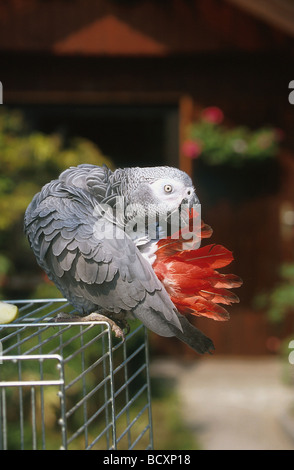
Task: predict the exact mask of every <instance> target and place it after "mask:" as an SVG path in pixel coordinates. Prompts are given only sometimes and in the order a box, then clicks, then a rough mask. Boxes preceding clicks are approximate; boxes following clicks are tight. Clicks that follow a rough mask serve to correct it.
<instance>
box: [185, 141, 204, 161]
mask: <svg viewBox="0 0 294 470" xmlns="http://www.w3.org/2000/svg"><path fill="white" fill-rule="evenodd" d="M182 152H183V154H184V155H185V157H188V158H192V159H194V158H198V157H199V155H200V154H201V152H202V144H201V142H200V141H199V140H185V142H184V143H183V146H182Z"/></svg>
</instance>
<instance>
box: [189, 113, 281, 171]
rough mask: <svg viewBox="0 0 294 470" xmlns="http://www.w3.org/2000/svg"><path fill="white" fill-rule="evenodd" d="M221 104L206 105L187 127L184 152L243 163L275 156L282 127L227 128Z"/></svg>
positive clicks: (219, 162) (208, 159)
mask: <svg viewBox="0 0 294 470" xmlns="http://www.w3.org/2000/svg"><path fill="white" fill-rule="evenodd" d="M222 117H223V113H222V111H221V110H220V109H219V108H207V109H206V110H204V111H203V113H202V115H201V117H200V119H199V120H197V121H195V122H193V123H192V124H191V125H190V126H189V127H188V129H187V140H186V141H185V142H184V144H183V149H182V150H183V153H184V154H185V155H186V156H187V157H189V158H200V159H201V160H203V161H204V162H205V163H207V164H208V165H222V164H228V165H231V166H234V167H242V166H243V165H244V164H246V163H247V162H249V161H264V160H267V159H268V158H273V157H274V156H275V155H276V154H277V151H278V147H279V140H280V138H281V131H279V130H277V129H273V128H270V127H264V128H260V129H257V130H255V131H253V130H250V129H249V128H247V127H245V126H239V127H233V128H228V127H225V126H223V125H222V124H221V123H222V120H223V119H222Z"/></svg>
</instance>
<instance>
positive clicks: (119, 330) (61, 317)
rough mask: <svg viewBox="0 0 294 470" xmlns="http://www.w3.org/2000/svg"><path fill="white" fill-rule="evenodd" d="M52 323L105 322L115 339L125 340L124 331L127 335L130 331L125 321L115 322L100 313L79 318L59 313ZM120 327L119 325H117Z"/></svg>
mask: <svg viewBox="0 0 294 470" xmlns="http://www.w3.org/2000/svg"><path fill="white" fill-rule="evenodd" d="M53 321H54V322H56V323H58V322H60V323H61V322H73V323H74V322H97V323H99V322H106V323H108V324H109V325H110V328H111V330H112V331H113V332H114V334H115V336H116V337H117V338H122V339H123V340H124V339H125V333H124V331H123V330H124V329H126V330H127V333H128V332H129V330H130V327H129V324H128V323H127V322H126V321H125V320H119V321H117V322H115V321H114V320H112V319H111V318H109V317H106V316H105V315H101V314H100V313H96V312H93V313H90V314H89V315H86V316H83V317H82V316H79V315H71V314H69V313H64V312H60V313H59V314H58V315H57V316H56V317H55V318H54V320H53ZM118 323H119V324H120V325H121V326H120V325H119V324H118Z"/></svg>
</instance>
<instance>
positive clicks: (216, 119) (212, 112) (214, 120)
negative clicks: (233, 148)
mask: <svg viewBox="0 0 294 470" xmlns="http://www.w3.org/2000/svg"><path fill="white" fill-rule="evenodd" d="M201 117H202V120H203V121H206V122H210V123H211V124H220V123H221V122H222V121H223V119H224V113H223V112H222V110H221V109H220V108H218V107H217V106H210V107H209V108H205V109H204V110H203V111H202V113H201Z"/></svg>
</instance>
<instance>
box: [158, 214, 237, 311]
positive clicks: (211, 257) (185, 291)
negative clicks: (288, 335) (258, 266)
mask: <svg viewBox="0 0 294 470" xmlns="http://www.w3.org/2000/svg"><path fill="white" fill-rule="evenodd" d="M195 217H199V214H197V213H195V212H193V213H191V215H190V225H189V227H187V228H185V229H182V230H181V231H180V232H178V233H177V234H176V235H173V236H172V237H168V238H166V239H162V240H160V241H159V242H158V243H157V246H158V249H157V252H156V261H155V263H154V264H153V268H154V271H155V273H156V275H157V277H158V278H159V279H160V281H161V282H162V283H163V285H164V287H165V289H166V290H167V292H168V293H169V295H170V297H171V300H172V301H173V303H174V304H175V306H176V307H177V309H178V311H179V312H180V313H181V314H183V315H187V314H192V315H196V316H205V317H209V318H213V319H214V320H228V318H229V313H228V312H227V310H226V309H225V308H224V307H222V306H220V305H219V304H224V305H231V304H232V303H236V302H239V298H238V297H237V296H236V295H235V294H234V293H232V292H231V291H229V290H228V289H231V288H235V287H240V286H241V285H242V280H241V279H240V278H239V277H237V276H235V275H234V274H221V273H219V272H218V271H217V270H216V269H219V268H222V267H224V266H227V265H229V264H230V263H231V262H232V260H233V259H234V258H233V255H232V253H231V251H229V250H227V249H226V248H225V247H223V246H222V245H206V246H203V247H201V248H197V246H199V244H200V239H202V238H209V237H210V236H211V234H212V230H211V228H210V227H209V226H208V225H205V224H204V223H203V222H201V224H200V225H201V230H199V233H197V230H196V233H195V232H193V234H192V232H190V234H191V237H190V238H191V239H190V240H186V238H187V235H188V234H189V230H191V223H192V222H193V219H194V218H195ZM196 225H197V224H196ZM192 235H193V236H192ZM185 248H186V249H185ZM187 248H188V249H187Z"/></svg>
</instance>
